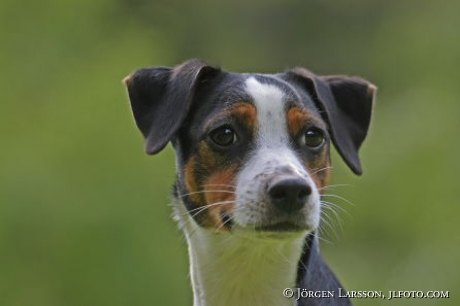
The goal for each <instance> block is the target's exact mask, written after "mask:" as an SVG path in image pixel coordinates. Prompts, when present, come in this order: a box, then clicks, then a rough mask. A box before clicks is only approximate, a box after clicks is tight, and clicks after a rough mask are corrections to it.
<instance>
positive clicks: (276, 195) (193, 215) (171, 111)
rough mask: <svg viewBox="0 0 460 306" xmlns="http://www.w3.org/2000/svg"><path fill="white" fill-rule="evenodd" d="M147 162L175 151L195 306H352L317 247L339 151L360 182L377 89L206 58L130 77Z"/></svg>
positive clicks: (356, 81) (178, 210) (177, 201)
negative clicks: (227, 67) (225, 65)
mask: <svg viewBox="0 0 460 306" xmlns="http://www.w3.org/2000/svg"><path fill="white" fill-rule="evenodd" d="M125 83H126V85H127V88H128V93H129V99H130V102H131V107H132V111H133V114H134V118H135V121H136V124H137V126H138V128H139V130H140V131H141V132H142V134H143V136H144V137H145V149H146V151H147V153H148V154H156V153H158V152H160V151H161V150H162V149H163V148H164V147H165V146H166V145H167V144H168V143H169V142H171V143H172V145H173V147H174V149H175V152H176V167H177V172H176V180H175V184H174V187H173V198H174V200H173V201H174V208H175V218H176V219H177V221H178V222H179V225H180V227H181V228H182V229H183V231H184V233H185V236H186V239H187V242H188V248H189V256H190V264H191V269H190V274H191V281H192V287H193V292H194V306H284V305H286V306H287V305H351V303H350V301H349V299H348V298H347V297H346V295H345V296H344V295H343V294H344V292H345V291H344V290H343V289H342V286H341V285H340V283H339V281H338V280H337V278H336V277H335V276H334V274H333V273H332V272H331V270H330V269H329V268H328V267H327V265H326V264H325V262H324V261H323V259H322V258H321V255H320V253H319V248H318V238H317V236H316V229H317V228H318V226H319V223H320V219H321V218H320V214H321V194H322V193H323V192H324V191H325V190H326V188H327V185H328V182H329V178H330V172H331V171H330V170H331V161H330V147H331V143H333V144H334V145H335V147H336V149H337V150H338V152H339V154H340V155H341V156H342V158H343V159H344V161H345V162H346V163H347V165H348V166H349V167H350V168H351V170H352V171H353V172H354V173H356V174H358V175H359V174H361V173H362V168H361V164H360V160H359V157H358V150H359V148H360V146H361V144H362V142H363V141H364V139H365V137H366V134H367V132H368V128H369V123H370V119H371V113H372V107H373V101H374V95H375V91H376V87H375V86H374V85H372V84H370V83H369V82H367V81H365V80H363V79H360V78H350V77H344V76H317V75H315V74H313V73H311V72H310V71H308V70H306V69H304V68H295V69H292V70H289V71H286V72H284V73H278V74H255V73H231V72H226V71H223V70H221V69H218V68H215V67H212V66H210V65H208V64H206V63H205V62H202V61H199V60H190V61H187V62H185V63H183V64H182V65H180V66H177V67H174V68H169V67H154V68H146V69H140V70H138V71H136V72H134V73H132V74H131V75H129V76H128V77H127V78H126V79H125Z"/></svg>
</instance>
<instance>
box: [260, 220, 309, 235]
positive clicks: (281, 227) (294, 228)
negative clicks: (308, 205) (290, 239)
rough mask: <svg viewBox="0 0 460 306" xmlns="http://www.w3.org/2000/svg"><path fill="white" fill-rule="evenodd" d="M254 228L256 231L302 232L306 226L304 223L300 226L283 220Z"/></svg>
mask: <svg viewBox="0 0 460 306" xmlns="http://www.w3.org/2000/svg"><path fill="white" fill-rule="evenodd" d="M255 230H256V231H258V232H274V233H293V232H294V233H295V232H304V231H306V230H308V228H307V227H306V226H305V225H303V226H302V225H299V224H296V223H293V222H288V221H285V222H278V223H275V224H268V225H261V226H256V228H255Z"/></svg>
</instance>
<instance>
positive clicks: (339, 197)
mask: <svg viewBox="0 0 460 306" xmlns="http://www.w3.org/2000/svg"><path fill="white" fill-rule="evenodd" d="M321 196H322V197H332V198H337V199H340V200H342V201H344V202H345V203H347V204H350V205H351V206H355V204H353V203H352V202H351V201H349V200H347V199H345V198H344V197H341V196H339V195H336V194H332V193H325V194H322V195H321Z"/></svg>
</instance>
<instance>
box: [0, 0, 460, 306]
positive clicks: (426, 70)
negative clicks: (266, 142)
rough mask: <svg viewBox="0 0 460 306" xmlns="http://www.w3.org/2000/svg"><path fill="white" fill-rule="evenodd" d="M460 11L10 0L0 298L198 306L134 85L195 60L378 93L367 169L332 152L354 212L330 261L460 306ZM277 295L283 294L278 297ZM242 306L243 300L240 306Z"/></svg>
mask: <svg viewBox="0 0 460 306" xmlns="http://www.w3.org/2000/svg"><path fill="white" fill-rule="evenodd" d="M459 12H460V2H459V1H447V0H445V1H420V0H409V1H399V0H378V1H364V0H350V1H332V0H325V1H324V0H323V1H294V0H288V1H276V0H252V1H243V0H236V1H213V0H195V1H193V2H192V1H188V2H186V1H178V0H156V1H148V0H130V1H128V0H112V1H109V0H100V1H89V0H78V1H77V0H69V1H61V0H43V1H35V2H34V1H24V0H2V1H1V2H0V24H1V28H0V39H1V40H0V41H1V45H0V67H1V68H2V71H1V73H0V78H1V79H0V84H1V90H0V305H1V306H73V305H79V306H80V305H110V306H117V305H139V306H141V305H178V306H179V305H184V306H185V305H191V304H192V300H191V290H190V288H189V279H188V262H187V261H188V260H187V254H186V246H185V241H184V238H183V237H182V234H181V233H180V232H179V231H178V230H177V228H176V224H175V223H174V222H173V221H172V220H171V219H170V214H171V207H170V206H168V203H169V188H170V187H169V186H170V184H171V182H172V179H173V176H174V160H173V153H172V150H171V149H170V148H168V149H167V150H165V151H163V152H162V153H160V154H159V155H157V156H155V157H148V156H146V155H145V154H144V152H143V143H142V142H143V140H142V137H141V134H140V133H139V132H138V131H137V129H136V127H135V125H134V122H133V120H132V118H131V114H130V109H129V105H128V100H127V97H126V92H125V89H124V87H123V85H122V83H121V80H122V79H123V77H124V76H126V75H127V74H129V73H130V72H131V71H133V70H135V69H137V68H140V67H145V66H155V65H176V64H178V63H180V62H182V61H183V60H186V59H188V58H192V57H197V58H202V59H205V60H207V61H208V62H210V63H212V64H215V65H219V66H222V67H223V68H225V69H227V70H233V71H257V72H278V71H282V70H284V69H286V68H289V67H294V66H305V67H308V68H310V69H311V70H313V71H314V72H316V73H318V74H338V73H340V74H351V75H359V76H362V77H365V78H368V79H369V80H371V81H372V82H374V83H375V84H376V85H377V86H378V87H379V91H378V99H377V105H376V110H375V116H374V120H373V123H372V129H371V132H370V134H369V138H368V140H367V141H366V142H365V144H364V147H363V149H362V151H361V156H362V160H363V164H364V172H365V173H364V176H363V177H359V178H357V177H354V176H353V175H352V174H351V172H350V171H349V170H348V169H347V168H346V167H345V166H344V164H343V162H342V161H341V160H340V158H338V157H337V155H334V160H333V162H334V167H335V168H334V175H333V177H334V181H333V184H347V185H349V186H348V187H336V188H334V189H333V192H334V193H335V194H338V195H340V196H341V197H344V198H346V199H347V200H348V201H350V202H352V203H353V205H351V204H349V203H348V202H347V201H344V200H340V199H332V200H333V201H334V202H335V203H336V204H339V205H341V206H342V207H343V208H344V209H345V210H346V211H347V213H340V216H341V218H342V219H343V222H339V221H337V220H336V221H333V223H334V224H335V225H334V226H333V229H330V228H328V227H327V226H325V227H324V230H323V237H324V238H325V239H326V240H328V241H329V242H325V243H323V246H322V248H323V253H324V256H325V257H326V258H327V260H328V262H329V263H330V265H331V266H332V267H333V269H334V270H335V271H336V272H337V274H338V275H339V277H340V279H341V280H342V282H343V283H344V284H345V287H346V288H347V289H349V290H383V291H385V292H386V291H387V290H422V291H426V290H443V291H450V296H451V297H450V298H449V299H442V300H420V299H402V300H392V301H387V300H355V301H354V302H355V304H356V305H358V306H359V305H460V298H459V294H460V290H459V289H458V288H459V287H460V265H459V263H460V235H459V234H458V232H459V231H458V227H457V226H459V225H460V222H459V217H458V215H459V214H460V208H459V206H458V203H457V196H456V194H455V189H456V188H459V186H458V185H459V184H458V183H459V179H458V177H457V175H458V173H460V162H459V161H458V158H459V156H460V143H459V140H460V139H459V136H458V132H459V128H460V126H459V121H460V120H459V112H460V103H459V101H458V97H459V94H460V86H458V83H459V79H460V75H459V70H460V30H459V29H460V18H459ZM280 294H281V292H280ZM236 306H237V305H236Z"/></svg>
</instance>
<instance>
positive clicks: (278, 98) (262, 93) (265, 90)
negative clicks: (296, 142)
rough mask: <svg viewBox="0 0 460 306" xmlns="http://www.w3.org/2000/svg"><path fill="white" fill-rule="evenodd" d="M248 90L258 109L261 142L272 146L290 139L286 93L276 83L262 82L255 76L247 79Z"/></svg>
mask: <svg viewBox="0 0 460 306" xmlns="http://www.w3.org/2000/svg"><path fill="white" fill-rule="evenodd" d="M246 90H247V92H248V93H249V94H250V95H251V96H252V98H253V99H254V104H255V106H256V109H257V121H258V128H259V131H258V138H259V139H258V140H259V144H263V145H264V146H268V147H272V146H274V145H280V144H286V143H287V141H288V134H287V127H286V114H285V109H284V104H285V99H284V98H285V94H284V92H283V91H282V90H281V89H280V88H279V87H276V86H274V85H269V84H262V83H260V82H258V81H257V80H256V79H255V78H254V77H251V78H249V79H248V80H246Z"/></svg>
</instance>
